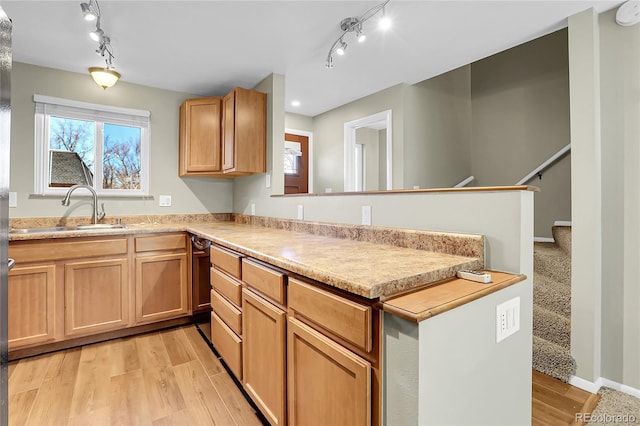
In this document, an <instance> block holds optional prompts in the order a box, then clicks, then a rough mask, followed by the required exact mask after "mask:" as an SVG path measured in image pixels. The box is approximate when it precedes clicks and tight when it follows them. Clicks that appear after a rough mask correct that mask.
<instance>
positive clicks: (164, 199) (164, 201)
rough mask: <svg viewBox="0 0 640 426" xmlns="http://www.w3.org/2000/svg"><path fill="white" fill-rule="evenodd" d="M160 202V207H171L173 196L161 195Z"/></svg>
mask: <svg viewBox="0 0 640 426" xmlns="http://www.w3.org/2000/svg"><path fill="white" fill-rule="evenodd" d="M158 200H159V203H158V204H159V205H160V207H171V195H161V196H159V197H158Z"/></svg>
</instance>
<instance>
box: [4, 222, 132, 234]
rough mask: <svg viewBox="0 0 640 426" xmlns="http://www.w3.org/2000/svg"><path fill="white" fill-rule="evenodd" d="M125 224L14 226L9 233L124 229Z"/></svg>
mask: <svg viewBox="0 0 640 426" xmlns="http://www.w3.org/2000/svg"><path fill="white" fill-rule="evenodd" d="M124 228H126V226H125V225H120V224H111V223H96V224H88V225H76V226H54V227H50V228H14V229H11V230H10V231H9V233H11V234H39V233H45V232H68V231H90V230H97V229H124Z"/></svg>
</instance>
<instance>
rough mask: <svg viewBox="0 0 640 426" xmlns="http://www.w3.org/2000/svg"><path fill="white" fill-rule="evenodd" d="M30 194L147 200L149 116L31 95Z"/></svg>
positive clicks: (140, 111)
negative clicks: (81, 192) (80, 188)
mask: <svg viewBox="0 0 640 426" xmlns="http://www.w3.org/2000/svg"><path fill="white" fill-rule="evenodd" d="M33 100H34V102H35V104H36V114H35V123H36V129H35V152H36V155H35V175H36V181H35V193H36V194H40V195H64V193H65V192H66V191H67V190H68V188H69V187H71V186H73V185H76V184H84V185H89V186H92V187H93V188H94V189H95V190H96V192H97V193H98V194H100V195H109V194H111V195H134V196H135V195H140V196H141V195H147V194H148V188H149V182H148V176H149V116H150V113H149V111H142V110H135V109H128V108H118V107H111V106H106V105H96V104H88V103H84V102H77V101H71V100H67V99H60V98H52V97H49V96H41V95H34V96H33Z"/></svg>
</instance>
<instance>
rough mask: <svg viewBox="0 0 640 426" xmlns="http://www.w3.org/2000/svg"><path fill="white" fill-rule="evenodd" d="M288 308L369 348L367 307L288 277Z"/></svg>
mask: <svg viewBox="0 0 640 426" xmlns="http://www.w3.org/2000/svg"><path fill="white" fill-rule="evenodd" d="M288 299H289V307H290V308H291V309H293V310H294V311H296V313H298V314H300V315H302V316H304V317H306V318H308V319H310V320H311V321H313V322H314V323H316V324H318V325H320V326H321V327H324V328H326V329H327V330H329V331H331V332H332V333H335V334H336V335H337V336H339V337H341V338H343V339H345V340H346V341H348V342H350V343H352V344H354V345H355V346H357V347H358V348H360V349H363V350H365V351H367V352H369V351H371V345H372V330H371V325H372V323H371V315H372V310H371V307H370V306H365V305H361V304H359V303H356V302H353V301H351V300H348V299H345V298H342V297H340V296H337V295H335V294H333V293H329V292H327V291H324V290H322V289H319V288H317V287H314V286H312V285H310V284H306V283H303V282H301V281H298V280H296V279H290V280H289V286H288Z"/></svg>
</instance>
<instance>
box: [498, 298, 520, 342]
mask: <svg viewBox="0 0 640 426" xmlns="http://www.w3.org/2000/svg"><path fill="white" fill-rule="evenodd" d="M518 330H520V298H519V297H515V298H513V299H510V300H507V301H506V302H503V303H501V304H499V305H498V306H496V343H498V342H500V341H502V340H504V339H506V338H507V337H509V336H511V335H512V334H513V333H515V332H516V331H518Z"/></svg>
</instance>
